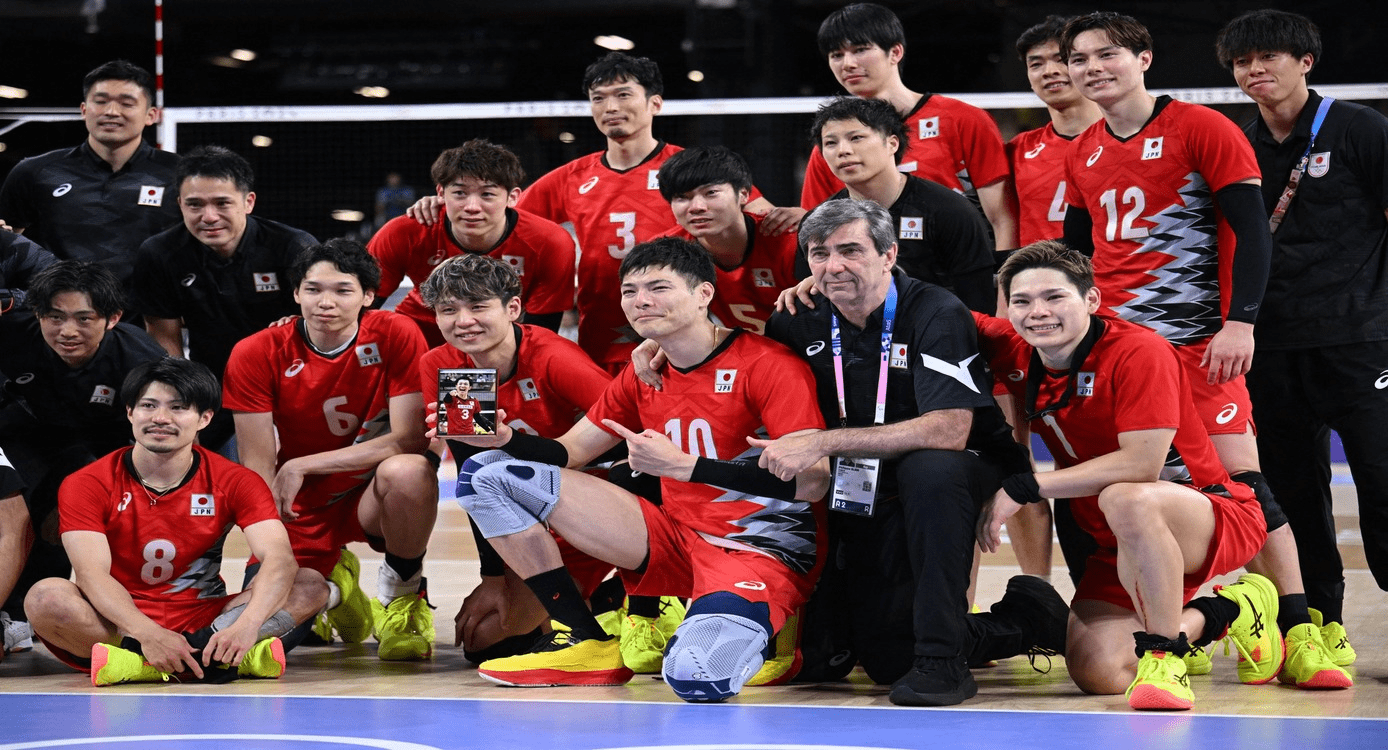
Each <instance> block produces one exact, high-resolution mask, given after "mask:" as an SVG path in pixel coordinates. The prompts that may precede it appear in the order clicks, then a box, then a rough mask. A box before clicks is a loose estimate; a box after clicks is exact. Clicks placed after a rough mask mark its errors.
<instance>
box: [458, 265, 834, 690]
mask: <svg viewBox="0 0 1388 750" xmlns="http://www.w3.org/2000/svg"><path fill="white" fill-rule="evenodd" d="M619 278H620V280H621V303H622V310H623V312H624V313H625V314H626V317H627V320H628V321H630V323H631V325H632V327H633V328H634V329H635V330H636V332H637V333H638V334H640V335H641V336H643V337H646V338H650V339H654V340H655V341H656V342H657V343H658V344H659V345H660V347H661V349H662V350H663V351H664V352H665V354H666V356H667V357H668V366H667V367H666V369H665V372H664V373H663V375H664V380H665V387H664V390H661V391H656V390H654V389H652V388H650V387H649V386H646V385H644V384H642V383H641V382H640V381H638V380H637V379H636V376H635V375H634V374H633V371H632V369H631V368H627V369H626V370H623V371H622V373H621V374H620V375H618V376H617V379H616V380H614V381H613V382H612V384H611V385H610V386H608V387H607V389H606V390H605V391H603V394H602V395H601V396H600V397H599V398H598V400H597V402H596V403H595V404H593V406H592V407H591V408H590V409H589V410H588V412H587V415H586V416H585V417H583V418H582V419H581V420H579V422H578V423H577V424H576V425H574V427H573V428H572V429H570V430H569V431H568V432H566V433H564V435H563V436H562V437H560V438H559V439H557V440H549V439H545V438H540V437H537V436H534V435H528V434H525V433H521V432H519V431H513V430H512V429H511V428H510V427H508V426H507V425H506V424H505V421H504V418H503V417H502V415H501V414H498V419H497V423H498V425H497V435H496V437H495V438H482V437H465V438H463V441H464V442H467V443H471V444H473V445H481V446H494V447H499V448H501V449H502V450H494V451H485V452H483V453H479V454H477V455H476V456H473V457H472V458H470V459H468V461H467V462H466V463H465V464H464V465H463V468H462V472H461V473H460V475H459V479H458V501H459V503H461V504H462V505H463V507H464V508H465V509H466V510H467V511H468V513H469V514H470V515H471V516H472V519H473V521H474V522H475V523H476V524H477V526H478V528H480V529H481V531H482V534H483V535H484V536H486V537H487V538H488V539H489V540H490V541H491V543H492V545H493V546H494V547H495V548H496V550H497V552H499V553H500V554H501V556H502V558H503V559H505V561H506V563H507V564H508V565H510V566H511V567H512V568H513V569H514V570H515V571H516V572H517V573H518V574H519V575H520V576H521V577H522V578H524V579H525V582H526V584H527V585H528V586H529V587H530V588H531V590H533V591H534V592H535V594H536V596H537V597H538V598H539V600H540V601H541V602H543V603H544V605H545V609H546V610H548V612H549V614H550V617H551V618H552V619H554V620H555V621H557V622H559V623H561V624H562V625H564V626H565V628H566V629H563V630H556V631H555V632H554V633H553V634H551V635H550V636H548V637H547V639H545V640H542V641H541V642H540V643H539V644H538V645H537V646H536V647H535V648H534V649H533V650H532V651H531V652H530V653H527V654H522V655H520V656H512V657H507V658H504V659H493V660H491V661H487V662H484V663H483V664H482V665H481V667H480V668H479V669H478V672H479V673H480V674H481V675H482V676H483V677H485V678H487V679H490V680H492V681H494V682H499V683H501V684H506V685H573V684H585V685H611V684H621V683H624V682H626V681H627V680H628V679H630V678H631V670H629V669H627V668H626V667H624V666H622V657H621V653H620V651H619V650H618V642H617V640H616V639H615V638H613V637H611V636H608V635H607V634H606V633H604V632H603V630H602V628H601V627H599V625H598V623H597V621H596V620H594V618H593V615H592V614H591V613H590V612H589V611H588V609H587V607H585V606H584V603H583V600H582V598H581V596H580V595H579V592H578V590H577V589H576V588H575V586H574V582H573V579H572V577H570V575H569V573H568V572H567V571H566V570H565V569H564V567H563V565H562V563H561V560H560V555H559V549H558V547H557V546H556V544H555V541H554V537H553V536H552V535H551V534H550V533H549V532H548V531H546V529H545V526H546V525H548V526H549V527H550V528H551V529H553V530H554V531H555V532H556V533H558V534H560V535H562V536H563V537H564V539H566V540H567V541H568V542H569V543H570V544H572V545H573V546H574V547H576V548H577V549H579V550H581V551H583V552H585V553H587V554H590V555H592V556H594V557H596V558H598V559H601V560H604V561H607V562H610V563H612V564H613V565H616V566H617V567H619V568H621V569H623V577H624V579H625V580H626V582H627V592H628V593H629V594H631V595H633V596H635V595H657V596H659V595H670V596H680V597H689V598H690V599H692V601H691V602H690V604H689V609H688V614H687V615H686V617H685V619H684V621H683V622H682V623H681V624H680V626H679V628H678V629H677V630H676V631H675V635H674V637H673V638H671V639H670V642H669V644H668V646H667V647H666V650H665V660H664V664H663V667H662V672H663V674H664V676H665V681H666V683H668V684H669V685H670V687H671V688H672V689H673V690H674V691H675V694H676V695H678V696H680V697H681V698H683V699H685V700H688V701H721V700H725V699H727V698H729V697H731V696H733V695H736V694H737V693H738V691H740V690H741V689H742V687H743V685H744V684H746V683H747V682H748V681H749V680H751V679H752V678H754V676H755V675H756V674H757V672H758V670H759V669H760V668H761V665H762V663H763V660H764V659H765V658H766V656H767V651H768V643H769V641H770V639H771V636H772V634H774V633H776V632H778V631H780V630H781V627H782V626H783V625H784V624H785V622H786V620H787V618H789V617H790V616H791V615H792V614H793V613H794V612H795V610H796V608H797V607H799V606H800V605H801V604H803V603H804V601H805V599H806V597H807V596H809V593H810V590H811V588H813V586H814V582H815V579H816V578H817V576H818V574H819V569H820V567H821V565H822V561H823V549H824V536H823V533H822V530H823V523H822V521H823V517H822V506H819V505H815V504H812V503H813V502H814V501H817V500H819V499H821V498H822V497H823V495H824V492H825V489H826V488H827V487H828V478H829V467H828V461H827V460H823V461H818V462H816V463H815V464H813V465H811V466H809V467H808V468H807V469H806V470H805V471H803V472H801V473H800V474H799V476H797V477H795V478H794V479H791V480H789V481H782V480H780V479H777V478H776V477H775V476H774V475H772V474H771V473H770V472H768V471H766V470H764V469H761V468H759V467H758V466H757V459H756V454H757V453H758V452H759V451H756V450H754V449H751V448H749V447H748V438H749V437H752V436H767V435H769V436H770V437H771V438H773V439H774V438H778V437H782V436H784V435H788V434H799V433H804V432H809V431H813V430H819V429H823V427H824V421H823V419H822V418H821V416H820V414H819V410H818V409H817V408H816V407H815V397H814V378H813V376H812V375H811V374H810V371H809V368H808V367H807V366H806V365H805V363H804V362H802V361H801V360H800V359H799V358H798V357H796V356H795V355H794V354H792V353H791V352H790V351H789V350H787V349H786V348H785V347H784V346H782V345H780V344H777V343H775V342H773V341H770V340H769V339H765V338H762V337H760V336H757V335H755V334H751V333H748V332H747V331H743V330H729V329H727V328H723V327H721V326H718V325H715V324H714V323H712V322H711V321H710V320H709V318H708V306H709V302H710V301H711V300H712V298H713V294H714V280H715V270H714V266H713V261H712V260H711V259H710V258H709V255H708V252H707V251H705V250H704V249H703V248H702V247H700V246H698V245H696V244H693V243H691V242H689V241H687V240H681V239H677V238H673V237H670V238H662V239H658V240H655V241H652V242H647V243H643V244H641V245H638V246H636V247H635V248H633V249H632V251H631V253H630V254H629V255H628V256H627V257H626V258H625V259H624V260H623V261H622V265H621V267H620V269H619ZM622 440H625V441H626V443H627V448H628V453H629V457H630V458H629V460H630V462H631V468H632V470H633V471H640V472H644V473H646V474H653V475H657V476H659V477H661V491H662V494H663V496H664V505H662V506H656V505H654V504H652V503H648V502H643V501H641V499H640V498H638V497H637V496H636V495H633V494H632V493H630V492H628V491H626V490H623V489H621V488H619V487H617V486H616V485H613V484H610V483H608V482H605V481H603V480H601V479H598V478H597V477H594V476H592V475H589V474H585V473H582V472H579V471H573V470H571V469H569V468H564V467H571V466H584V465H586V464H587V463H588V462H589V461H590V460H592V459H593V458H594V457H596V456H598V455H600V454H602V453H604V452H606V451H607V450H608V449H610V448H612V447H613V446H615V445H616V444H617V443H618V442H620V441H622Z"/></svg>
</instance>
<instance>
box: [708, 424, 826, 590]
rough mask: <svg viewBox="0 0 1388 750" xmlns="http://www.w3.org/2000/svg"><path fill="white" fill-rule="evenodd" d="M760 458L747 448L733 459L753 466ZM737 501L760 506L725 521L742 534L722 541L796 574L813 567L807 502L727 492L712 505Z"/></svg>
mask: <svg viewBox="0 0 1388 750" xmlns="http://www.w3.org/2000/svg"><path fill="white" fill-rule="evenodd" d="M762 433H763V431H762V430H758V437H762V436H763V434H762ZM760 455H761V449H760V448H748V449H747V450H746V451H744V452H743V453H741V454H740V455H738V456H737V457H736V458H734V459H733V460H734V461H751V462H753V463H755V462H756V460H757V457H758V456H760ZM737 501H744V502H749V503H755V504H756V505H759V506H761V507H760V508H759V509H758V510H754V511H752V512H751V513H750V514H748V515H746V516H744V517H742V518H739V519H738V520H736V521H729V523H730V524H732V525H734V526H737V527H739V528H742V529H744V531H738V532H734V533H731V534H727V535H725V536H724V538H725V539H728V540H731V541H734V542H739V543H741V544H745V545H747V546H749V547H754V548H755V549H757V550H759V551H761V552H765V553H767V554H770V555H771V556H772V557H775V558H776V559H777V560H780V561H781V562H783V563H785V564H786V566H787V567H789V568H790V569H791V570H794V571H796V572H797V573H808V572H810V570H811V569H812V568H814V564H815V550H816V538H815V532H816V524H815V517H814V512H813V511H811V510H810V504H809V503H807V502H805V501H802V500H776V499H773V498H769V497H761V496H760V495H752V494H749V493H745V492H733V491H731V490H729V491H727V492H724V493H723V494H722V495H719V496H718V497H716V498H714V499H713V501H712V502H715V503H731V502H737Z"/></svg>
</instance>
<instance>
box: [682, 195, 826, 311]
mask: <svg viewBox="0 0 1388 750" xmlns="http://www.w3.org/2000/svg"><path fill="white" fill-rule="evenodd" d="M744 216H746V217H747V232H748V235H749V237H750V239H751V243H750V244H751V247H749V248H748V249H747V255H746V256H744V257H743V259H742V263H740V264H739V265H738V266H737V268H733V269H725V268H723V267H722V266H719V265H718V264H717V263H714V268H715V270H716V271H717V273H718V281H717V282H716V283H715V284H714V288H715V293H714V295H713V302H711V303H709V307H708V310H709V313H710V314H712V315H713V316H714V317H715V318H717V319H718V322H720V323H722V324H723V325H725V326H727V327H729V328H746V329H747V330H749V331H752V332H753V333H765V332H766V321H767V319H768V318H770V317H771V313H773V312H775V311H776V297H777V296H778V295H779V294H780V293H781V290H783V289H787V288H789V287H792V286H795V283H796V282H797V281H799V279H796V278H795V249H796V235H795V233H793V232H788V233H786V234H779V235H776V236H775V237H768V236H766V235H763V234H761V223H762V221H763V220H764V219H765V217H763V216H757V215H755V214H744ZM667 234H668V236H671V237H680V238H682V239H686V240H689V241H691V242H692V241H694V237H693V236H692V235H690V234H689V232H686V231H685V230H684V228H683V227H679V226H676V227H675V228H674V229H672V230H670V232H668V233H667Z"/></svg>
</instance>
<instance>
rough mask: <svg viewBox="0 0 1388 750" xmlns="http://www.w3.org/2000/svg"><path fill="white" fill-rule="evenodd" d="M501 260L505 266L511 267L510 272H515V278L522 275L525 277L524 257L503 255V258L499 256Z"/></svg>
mask: <svg viewBox="0 0 1388 750" xmlns="http://www.w3.org/2000/svg"><path fill="white" fill-rule="evenodd" d="M501 260H502V262H503V263H505V264H506V265H508V266H510V267H511V270H512V271H515V272H516V275H517V276H524V275H525V257H524V256H521V255H503V256H501Z"/></svg>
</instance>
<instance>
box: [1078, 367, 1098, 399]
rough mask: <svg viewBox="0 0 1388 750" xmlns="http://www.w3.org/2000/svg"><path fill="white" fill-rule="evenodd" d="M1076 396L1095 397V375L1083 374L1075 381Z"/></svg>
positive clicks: (1090, 373)
mask: <svg viewBox="0 0 1388 750" xmlns="http://www.w3.org/2000/svg"><path fill="white" fill-rule="evenodd" d="M1075 395H1076V396H1093V395H1094V373H1092V372H1082V373H1080V374H1079V377H1077V378H1076V379H1075Z"/></svg>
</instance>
